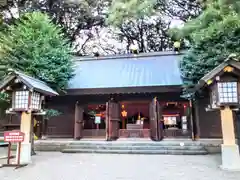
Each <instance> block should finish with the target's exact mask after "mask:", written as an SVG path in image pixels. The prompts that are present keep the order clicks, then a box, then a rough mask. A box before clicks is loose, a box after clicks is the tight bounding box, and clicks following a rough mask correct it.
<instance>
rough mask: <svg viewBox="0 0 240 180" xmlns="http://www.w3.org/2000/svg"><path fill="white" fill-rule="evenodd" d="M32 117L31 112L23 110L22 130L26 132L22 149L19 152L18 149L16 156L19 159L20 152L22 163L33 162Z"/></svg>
mask: <svg viewBox="0 0 240 180" xmlns="http://www.w3.org/2000/svg"><path fill="white" fill-rule="evenodd" d="M31 117H32V115H31V113H27V112H22V115H21V126H20V130H21V132H23V133H24V134H25V137H24V141H23V142H22V143H21V151H20V152H18V150H17V156H16V161H17V158H18V153H20V164H29V163H31V134H30V133H31ZM18 146H19V145H18ZM17 149H18V148H17Z"/></svg>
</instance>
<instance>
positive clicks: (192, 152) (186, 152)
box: [61, 149, 208, 155]
mask: <svg viewBox="0 0 240 180" xmlns="http://www.w3.org/2000/svg"><path fill="white" fill-rule="evenodd" d="M61 152H62V153H98V154H149V155H151V154H155V155H156V154H159V155H160V154H169V155H206V154H208V153H207V151H205V150H198V151H195V150H164V149H160V150H123V149H121V150H119V149H111V150H109V149H63V150H62V151H61Z"/></svg>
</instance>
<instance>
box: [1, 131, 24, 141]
mask: <svg viewBox="0 0 240 180" xmlns="http://www.w3.org/2000/svg"><path fill="white" fill-rule="evenodd" d="M24 135H25V134H24V133H23V132H21V131H5V132H4V141H5V142H23V141H24Z"/></svg>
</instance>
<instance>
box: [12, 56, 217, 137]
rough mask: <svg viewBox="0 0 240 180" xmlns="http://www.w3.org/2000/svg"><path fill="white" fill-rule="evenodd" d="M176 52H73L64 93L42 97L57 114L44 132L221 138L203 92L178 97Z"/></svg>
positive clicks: (178, 80)
mask: <svg viewBox="0 0 240 180" xmlns="http://www.w3.org/2000/svg"><path fill="white" fill-rule="evenodd" d="M182 56H183V54H182V53H178V54H176V53H175V52H154V53H140V54H125V55H112V56H103V57H84V56H82V57H75V58H74V69H75V72H74V77H73V78H72V79H71V80H70V81H69V86H68V89H67V93H66V94H65V95H59V96H56V97H51V98H48V99H46V107H47V108H50V109H55V110H58V111H59V112H60V113H61V114H60V115H59V116H56V117H52V118H50V119H49V120H48V121H47V129H46V134H47V136H48V137H49V138H74V139H84V138H93V139H108V140H117V139H118V138H132V137H134V138H150V139H152V140H162V139H164V138H186V139H193V140H194V139H198V138H221V137H222V133H221V122H220V116H219V112H207V111H205V107H207V105H208V104H209V97H202V98H201V97H199V98H198V99H197V100H195V101H189V100H187V99H184V98H183V97H182V90H183V87H182V85H183V81H182V78H181V72H180V67H179V62H180V59H181V58H182ZM14 121H15V122H11V123H12V124H17V123H18V122H17V120H14ZM39 122H40V123H41V121H39ZM11 123H10V122H8V124H11ZM38 127H42V126H41V125H39V126H38ZM41 131H42V130H40V131H39V132H40V134H41ZM39 136H40V135H39Z"/></svg>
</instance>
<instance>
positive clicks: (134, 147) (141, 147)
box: [66, 144, 204, 151]
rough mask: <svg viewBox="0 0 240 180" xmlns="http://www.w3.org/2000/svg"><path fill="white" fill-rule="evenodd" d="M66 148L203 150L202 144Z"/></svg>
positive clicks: (74, 146) (71, 147)
mask: <svg viewBox="0 0 240 180" xmlns="http://www.w3.org/2000/svg"><path fill="white" fill-rule="evenodd" d="M66 148H67V149H101V150H104V149H105V150H195V151H197V150H204V147H203V146H149V145H148V146H142V145H138V146H119V145H117V144H115V145H100V146H98V145H94V144H91V145H80V144H78V145H77V144H76V145H72V144H71V145H68V146H67V147H66Z"/></svg>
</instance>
